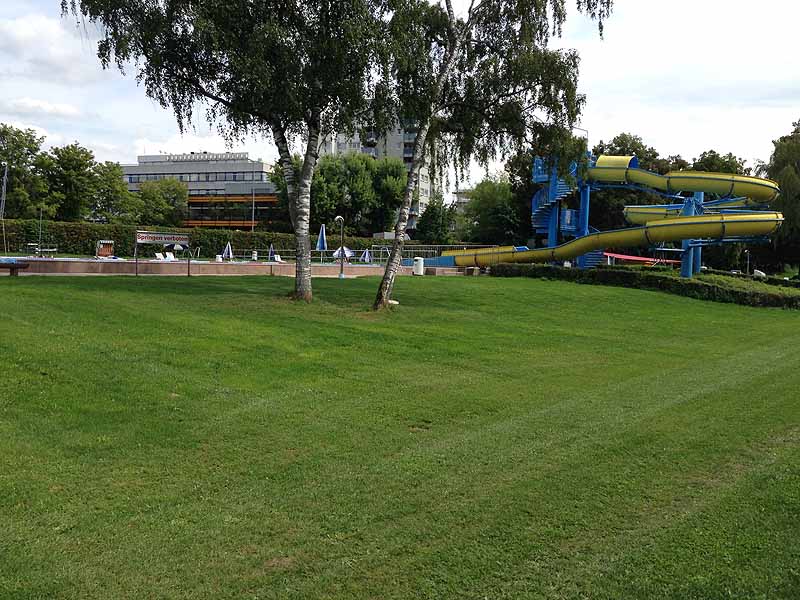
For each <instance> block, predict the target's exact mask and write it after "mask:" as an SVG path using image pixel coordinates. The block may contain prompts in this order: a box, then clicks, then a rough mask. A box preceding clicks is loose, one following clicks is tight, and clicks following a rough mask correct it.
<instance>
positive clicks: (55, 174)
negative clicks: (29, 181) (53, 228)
mask: <svg viewBox="0 0 800 600" xmlns="http://www.w3.org/2000/svg"><path fill="white" fill-rule="evenodd" d="M50 155H51V157H52V161H51V163H50V168H49V169H48V170H47V179H48V184H49V188H50V194H51V196H52V197H53V198H58V209H57V211H56V218H57V219H58V220H60V221H81V220H83V219H84V218H86V217H87V216H88V215H89V209H90V201H91V199H92V198H93V197H94V195H95V191H96V189H97V178H96V177H95V173H94V169H95V165H96V163H95V160H94V154H93V153H92V151H91V150H89V149H87V148H84V147H83V146H81V145H79V144H78V143H77V142H76V143H74V144H69V145H67V146H63V147H61V148H53V149H52V150H51V151H50Z"/></svg>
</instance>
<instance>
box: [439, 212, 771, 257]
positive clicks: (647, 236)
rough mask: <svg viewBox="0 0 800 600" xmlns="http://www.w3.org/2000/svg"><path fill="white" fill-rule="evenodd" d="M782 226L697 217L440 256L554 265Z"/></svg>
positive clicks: (765, 216)
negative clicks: (546, 244)
mask: <svg viewBox="0 0 800 600" xmlns="http://www.w3.org/2000/svg"><path fill="white" fill-rule="evenodd" d="M781 223H783V215H782V214H781V213H777V212H757V213H756V212H754V213H746V214H718V215H710V214H705V215H698V216H695V217H677V218H671V219H661V220H657V221H654V222H652V223H647V224H646V225H644V226H643V227H631V228H628V229H616V230H613V231H601V232H598V233H592V234H589V235H586V236H583V237H579V238H576V239H574V240H571V241H569V242H566V243H565V244H561V245H560V246H555V247H553V248H537V249H534V250H528V249H527V248H524V247H522V248H515V247H514V246H502V247H499V248H481V249H476V250H450V251H446V252H443V253H442V256H452V257H453V259H454V260H455V264H456V266H459V267H487V266H490V265H494V264H497V263H501V262H519V263H534V262H553V261H564V260H570V259H573V258H576V257H578V256H581V255H583V254H586V253H587V252H591V251H592V250H598V249H600V248H609V247H611V248H630V247H637V246H652V245H654V244H658V243H661V242H677V241H679V240H690V239H697V238H724V237H739V236H759V235H770V234H771V233H774V232H775V231H776V230H777V229H778V227H780V225H781Z"/></svg>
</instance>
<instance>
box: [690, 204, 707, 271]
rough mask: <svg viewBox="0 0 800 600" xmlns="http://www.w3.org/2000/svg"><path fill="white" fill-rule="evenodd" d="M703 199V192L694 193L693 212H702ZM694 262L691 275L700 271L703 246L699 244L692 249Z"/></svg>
mask: <svg viewBox="0 0 800 600" xmlns="http://www.w3.org/2000/svg"><path fill="white" fill-rule="evenodd" d="M704 200H705V193H703V192H695V193H694V206H695V208H694V212H695V214H702V213H703V201H704ZM693 258H694V263H693V264H692V275H695V274H697V273H699V272H700V267H701V266H702V265H703V248H702V246H700V245H697V246H695V249H694V256H693Z"/></svg>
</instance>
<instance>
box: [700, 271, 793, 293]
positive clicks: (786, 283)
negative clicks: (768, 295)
mask: <svg viewBox="0 0 800 600" xmlns="http://www.w3.org/2000/svg"><path fill="white" fill-rule="evenodd" d="M704 273H708V274H711V275H721V276H724V277H735V278H736V279H744V280H750V281H761V282H763V283H766V284H769V285H777V286H779V287H787V288H800V279H797V278H791V279H789V280H786V279H783V278H782V277H774V276H772V275H768V276H767V277H766V278H761V277H753V276H752V275H745V274H743V273H742V274H738V275H736V274H734V273H731V272H730V271H720V270H718V269H708V270H707V271H704Z"/></svg>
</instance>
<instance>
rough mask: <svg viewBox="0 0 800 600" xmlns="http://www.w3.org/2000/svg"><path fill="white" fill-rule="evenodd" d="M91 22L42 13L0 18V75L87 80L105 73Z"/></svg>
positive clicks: (65, 81)
mask: <svg viewBox="0 0 800 600" xmlns="http://www.w3.org/2000/svg"><path fill="white" fill-rule="evenodd" d="M92 34H93V31H92V26H91V25H87V27H86V28H84V29H80V30H79V28H78V26H77V25H73V26H70V25H69V21H64V20H61V19H57V18H52V17H48V16H45V15H42V14H29V15H25V16H20V17H16V18H11V19H0V59H1V60H0V65H1V66H0V76H2V77H3V78H4V79H5V78H17V79H29V80H35V81H41V80H44V81H50V82H61V83H65V84H76V83H86V82H91V81H97V80H99V79H102V78H103V77H104V75H103V69H102V68H101V66H100V63H99V61H98V59H97V57H96V44H95V43H94V41H92V40H91V36H92Z"/></svg>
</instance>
